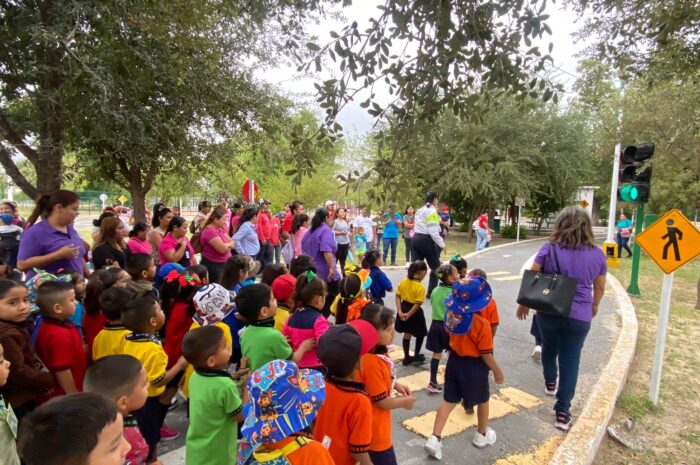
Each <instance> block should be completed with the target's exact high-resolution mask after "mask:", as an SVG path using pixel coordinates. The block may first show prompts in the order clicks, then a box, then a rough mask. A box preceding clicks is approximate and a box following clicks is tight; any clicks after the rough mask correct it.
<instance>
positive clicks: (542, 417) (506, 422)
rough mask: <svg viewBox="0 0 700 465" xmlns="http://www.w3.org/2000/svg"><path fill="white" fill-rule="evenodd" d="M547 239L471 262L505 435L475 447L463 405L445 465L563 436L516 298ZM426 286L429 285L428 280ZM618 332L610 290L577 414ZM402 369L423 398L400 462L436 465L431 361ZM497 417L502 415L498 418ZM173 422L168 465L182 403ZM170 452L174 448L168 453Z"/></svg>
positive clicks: (402, 440)
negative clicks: (485, 316)
mask: <svg viewBox="0 0 700 465" xmlns="http://www.w3.org/2000/svg"><path fill="white" fill-rule="evenodd" d="M541 244H542V242H540V241H537V242H526V243H524V244H520V245H516V246H511V247H505V248H499V249H494V250H492V251H487V252H484V253H482V254H480V255H478V256H476V257H473V258H472V259H470V260H469V264H468V265H469V269H472V268H481V269H483V270H485V271H486V273H487V274H488V280H489V283H490V284H491V286H492V289H493V293H494V298H495V299H496V301H497V303H498V309H499V313H500V320H501V323H500V326H499V328H498V332H497V335H496V338H495V340H494V345H495V353H494V355H495V358H496V360H497V361H498V363H499V364H500V366H501V368H502V369H503V372H504V374H505V385H504V386H501V387H500V393H499V392H497V390H496V389H495V386H494V384H493V377H491V386H492V389H491V393H492V396H494V395H495V396H497V397H492V401H491V416H492V420H491V422H490V426H491V427H492V428H493V429H494V430H495V431H496V433H497V435H498V440H497V442H496V444H495V445H493V446H490V447H486V448H485V449H476V448H475V447H473V446H472V444H471V440H472V437H473V435H474V427H473V426H470V425H471V420H472V419H473V417H467V416H466V415H465V414H464V413H463V412H462V411H458V410H460V408H459V407H458V408H457V409H455V411H454V412H453V414H452V416H451V425H449V426H450V427H451V428H452V432H453V433H454V434H452V435H451V436H449V437H446V438H444V439H443V463H446V464H464V463H469V464H474V465H482V464H483V465H486V464H493V463H495V462H496V461H497V460H498V459H501V458H504V457H507V456H509V455H512V454H518V453H524V452H528V451H532V450H534V449H537V448H538V447H540V446H541V445H542V444H544V443H545V442H549V441H547V440H548V439H551V438H554V437H556V436H560V435H562V434H563V433H561V432H559V431H558V430H556V429H555V428H554V427H553V422H554V412H553V410H552V406H553V404H554V399H553V398H552V397H548V396H545V394H544V382H543V379H542V368H541V365H540V364H539V362H537V361H535V360H533V359H532V357H531V353H532V349H533V347H534V340H533V338H532V336H531V335H530V333H529V329H530V321H529V320H528V321H526V322H523V321H519V320H518V319H517V318H516V317H515V309H516V302H515V299H516V296H517V293H518V289H519V286H520V278H519V275H520V271H521V268H522V266H523V265H524V264H525V263H526V262H527V261H528V259H530V258H531V257H532V256H533V255H534V254H535V253H536V252H537V250H538V249H539V247H540V245H541ZM387 275H388V276H389V278H390V279H391V281H392V282H393V283H394V285H398V283H399V282H400V281H401V279H403V277H404V276H405V269H392V270H387ZM425 284H426V286H427V278H426V281H425ZM385 302H386V304H387V306H389V307H391V308H393V307H394V303H393V302H394V294H389V295H388V296H387V298H386V299H385ZM423 310H424V312H425V314H426V320H427V321H428V322H430V315H431V308H430V303H429V302H426V304H425V305H424V306H423ZM618 332H619V325H618V319H617V316H616V313H615V311H614V309H613V308H612V299H611V298H610V296H607V295H606V297H604V299H603V301H602V303H601V307H600V314H599V315H598V317H597V318H596V319H595V320H594V322H593V326H592V328H591V331H590V333H589V335H588V338H587V340H586V343H585V345H584V349H583V354H582V359H581V368H580V374H579V381H578V387H577V393H576V397H575V398H574V401H573V405H572V414H573V416H574V418H575V417H576V416H577V414H578V412H579V411H580V409H581V406H582V405H583V402H584V401H585V399H586V397H587V393H588V392H589V390H590V388H591V387H592V386H593V384H594V383H595V381H596V380H597V378H598V375H599V373H600V370H601V369H602V367H603V366H604V365H605V362H606V361H607V360H608V358H609V355H610V350H611V349H612V347H613V344H614V341H615V339H616V337H617V333H618ZM400 337H401V336H400V335H397V338H396V341H395V343H396V344H397V346H398V352H396V355H397V356H399V357H400V354H401V349H400V345H401V340H400ZM411 348H413V344H411ZM423 353H424V354H425V355H426V358H427V359H429V358H430V354H429V353H428V352H427V350H426V349H425V348H424V349H423ZM444 363H446V356H445V355H443V359H442V362H441V366H442V365H444ZM397 366H398V373H397V377H398V378H399V381H400V382H404V383H406V382H408V383H409V384H412V385H413V387H414V389H416V390H417V389H419V390H417V391H416V392H415V395H416V397H417V402H416V405H415V407H414V409H413V410H412V411H407V410H394V412H393V414H392V418H393V439H394V447H395V450H396V454H397V458H398V463H400V464H402V465H410V464H424V463H426V464H429V463H434V460H432V459H430V458H429V457H428V456H427V455H426V453H425V452H424V450H423V444H424V443H425V439H426V438H425V436H423V435H421V434H419V433H422V434H426V435H427V434H430V432H431V431H432V418H433V417H432V416H430V415H431V412H434V411H436V410H437V408H438V407H439V405H440V402H441V399H442V396H441V395H440V394H435V395H430V394H428V393H427V391H426V390H425V387H426V385H427V371H428V369H429V364H425V365H423V366H420V367H417V366H408V367H404V366H402V365H401V364H400V363H398V364H397ZM420 373H423V374H422V375H421V374H420ZM407 377H408V378H407ZM423 377H425V382H424V381H423ZM416 378H420V379H416ZM494 416H496V417H498V418H493V417H494ZM404 421H407V422H408V424H409V425H408V426H409V427H410V428H411V429H412V430H413V431H412V430H409V429H408V428H407V427H406V426H404V424H403V423H404ZM166 423H167V424H168V425H169V426H170V427H172V428H175V429H177V430H179V431H180V432H182V435H181V437H180V438H178V439H177V440H174V441H170V442H161V447H160V455H161V458H162V459H163V460H164V463H165V465H179V464H181V463H184V461H183V460H182V456H183V450H182V449H180V448H182V446H183V445H184V435H185V432H186V429H187V420H186V415H185V411H184V408H183V407H182V406H180V407H178V408H177V409H175V410H173V411H172V412H170V414H169V415H168V417H167V418H166ZM443 434H445V433H443ZM549 443H551V442H549ZM177 449H180V450H177ZM168 452H171V453H170V454H168ZM533 463H537V462H533Z"/></svg>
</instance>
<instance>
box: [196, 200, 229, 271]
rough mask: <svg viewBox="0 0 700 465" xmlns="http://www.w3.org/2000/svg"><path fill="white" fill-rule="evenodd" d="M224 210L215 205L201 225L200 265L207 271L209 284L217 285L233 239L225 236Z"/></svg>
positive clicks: (226, 225)
mask: <svg viewBox="0 0 700 465" xmlns="http://www.w3.org/2000/svg"><path fill="white" fill-rule="evenodd" d="M227 227H228V224H227V223H226V210H225V209H224V207H222V206H221V205H217V206H216V208H215V209H214V210H212V212H211V213H210V214H209V218H208V219H207V220H206V221H205V222H204V224H203V225H202V234H201V235H200V236H199V242H200V244H202V265H204V266H206V267H207V270H208V271H209V282H210V283H216V284H219V283H220V282H221V272H222V271H223V269H224V263H226V260H228V259H229V257H230V256H231V249H232V248H233V239H231V238H230V237H229V235H228V234H227Z"/></svg>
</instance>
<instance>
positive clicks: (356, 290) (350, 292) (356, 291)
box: [335, 273, 362, 325]
mask: <svg viewBox="0 0 700 465" xmlns="http://www.w3.org/2000/svg"><path fill="white" fill-rule="evenodd" d="M361 290H362V279H360V277H359V276H358V275H357V274H355V273H353V274H350V275H348V276H345V277H344V278H343V279H341V280H340V284H339V286H338V295H340V299H338V305H337V306H336V309H335V323H336V324H338V325H341V324H343V323H346V322H347V320H348V307H349V306H350V304H351V303H353V302H354V301H355V299H357V297H358V296H359V295H360V291H361Z"/></svg>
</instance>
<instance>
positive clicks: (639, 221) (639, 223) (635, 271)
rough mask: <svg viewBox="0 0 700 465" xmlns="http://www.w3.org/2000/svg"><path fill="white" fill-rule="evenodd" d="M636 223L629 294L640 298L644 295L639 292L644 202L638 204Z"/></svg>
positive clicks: (628, 287)
mask: <svg viewBox="0 0 700 465" xmlns="http://www.w3.org/2000/svg"><path fill="white" fill-rule="evenodd" d="M636 215H637V217H636V222H635V224H634V232H635V240H634V250H633V251H632V273H631V274H630V285H629V286H627V293H628V294H629V295H634V296H640V295H642V293H641V292H640V291H639V283H638V281H639V259H640V257H641V255H642V251H641V250H640V249H639V235H640V234H639V231H641V230H642V229H643V228H644V204H643V203H642V202H637V213H636Z"/></svg>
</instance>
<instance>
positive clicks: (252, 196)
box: [248, 179, 255, 203]
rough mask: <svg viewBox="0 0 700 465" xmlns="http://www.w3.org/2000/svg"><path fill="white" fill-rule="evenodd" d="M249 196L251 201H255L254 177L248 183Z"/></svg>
mask: <svg viewBox="0 0 700 465" xmlns="http://www.w3.org/2000/svg"><path fill="white" fill-rule="evenodd" d="M248 198H249V199H250V203H255V181H253V180H252V179H251V180H250V184H249V185H248Z"/></svg>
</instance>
